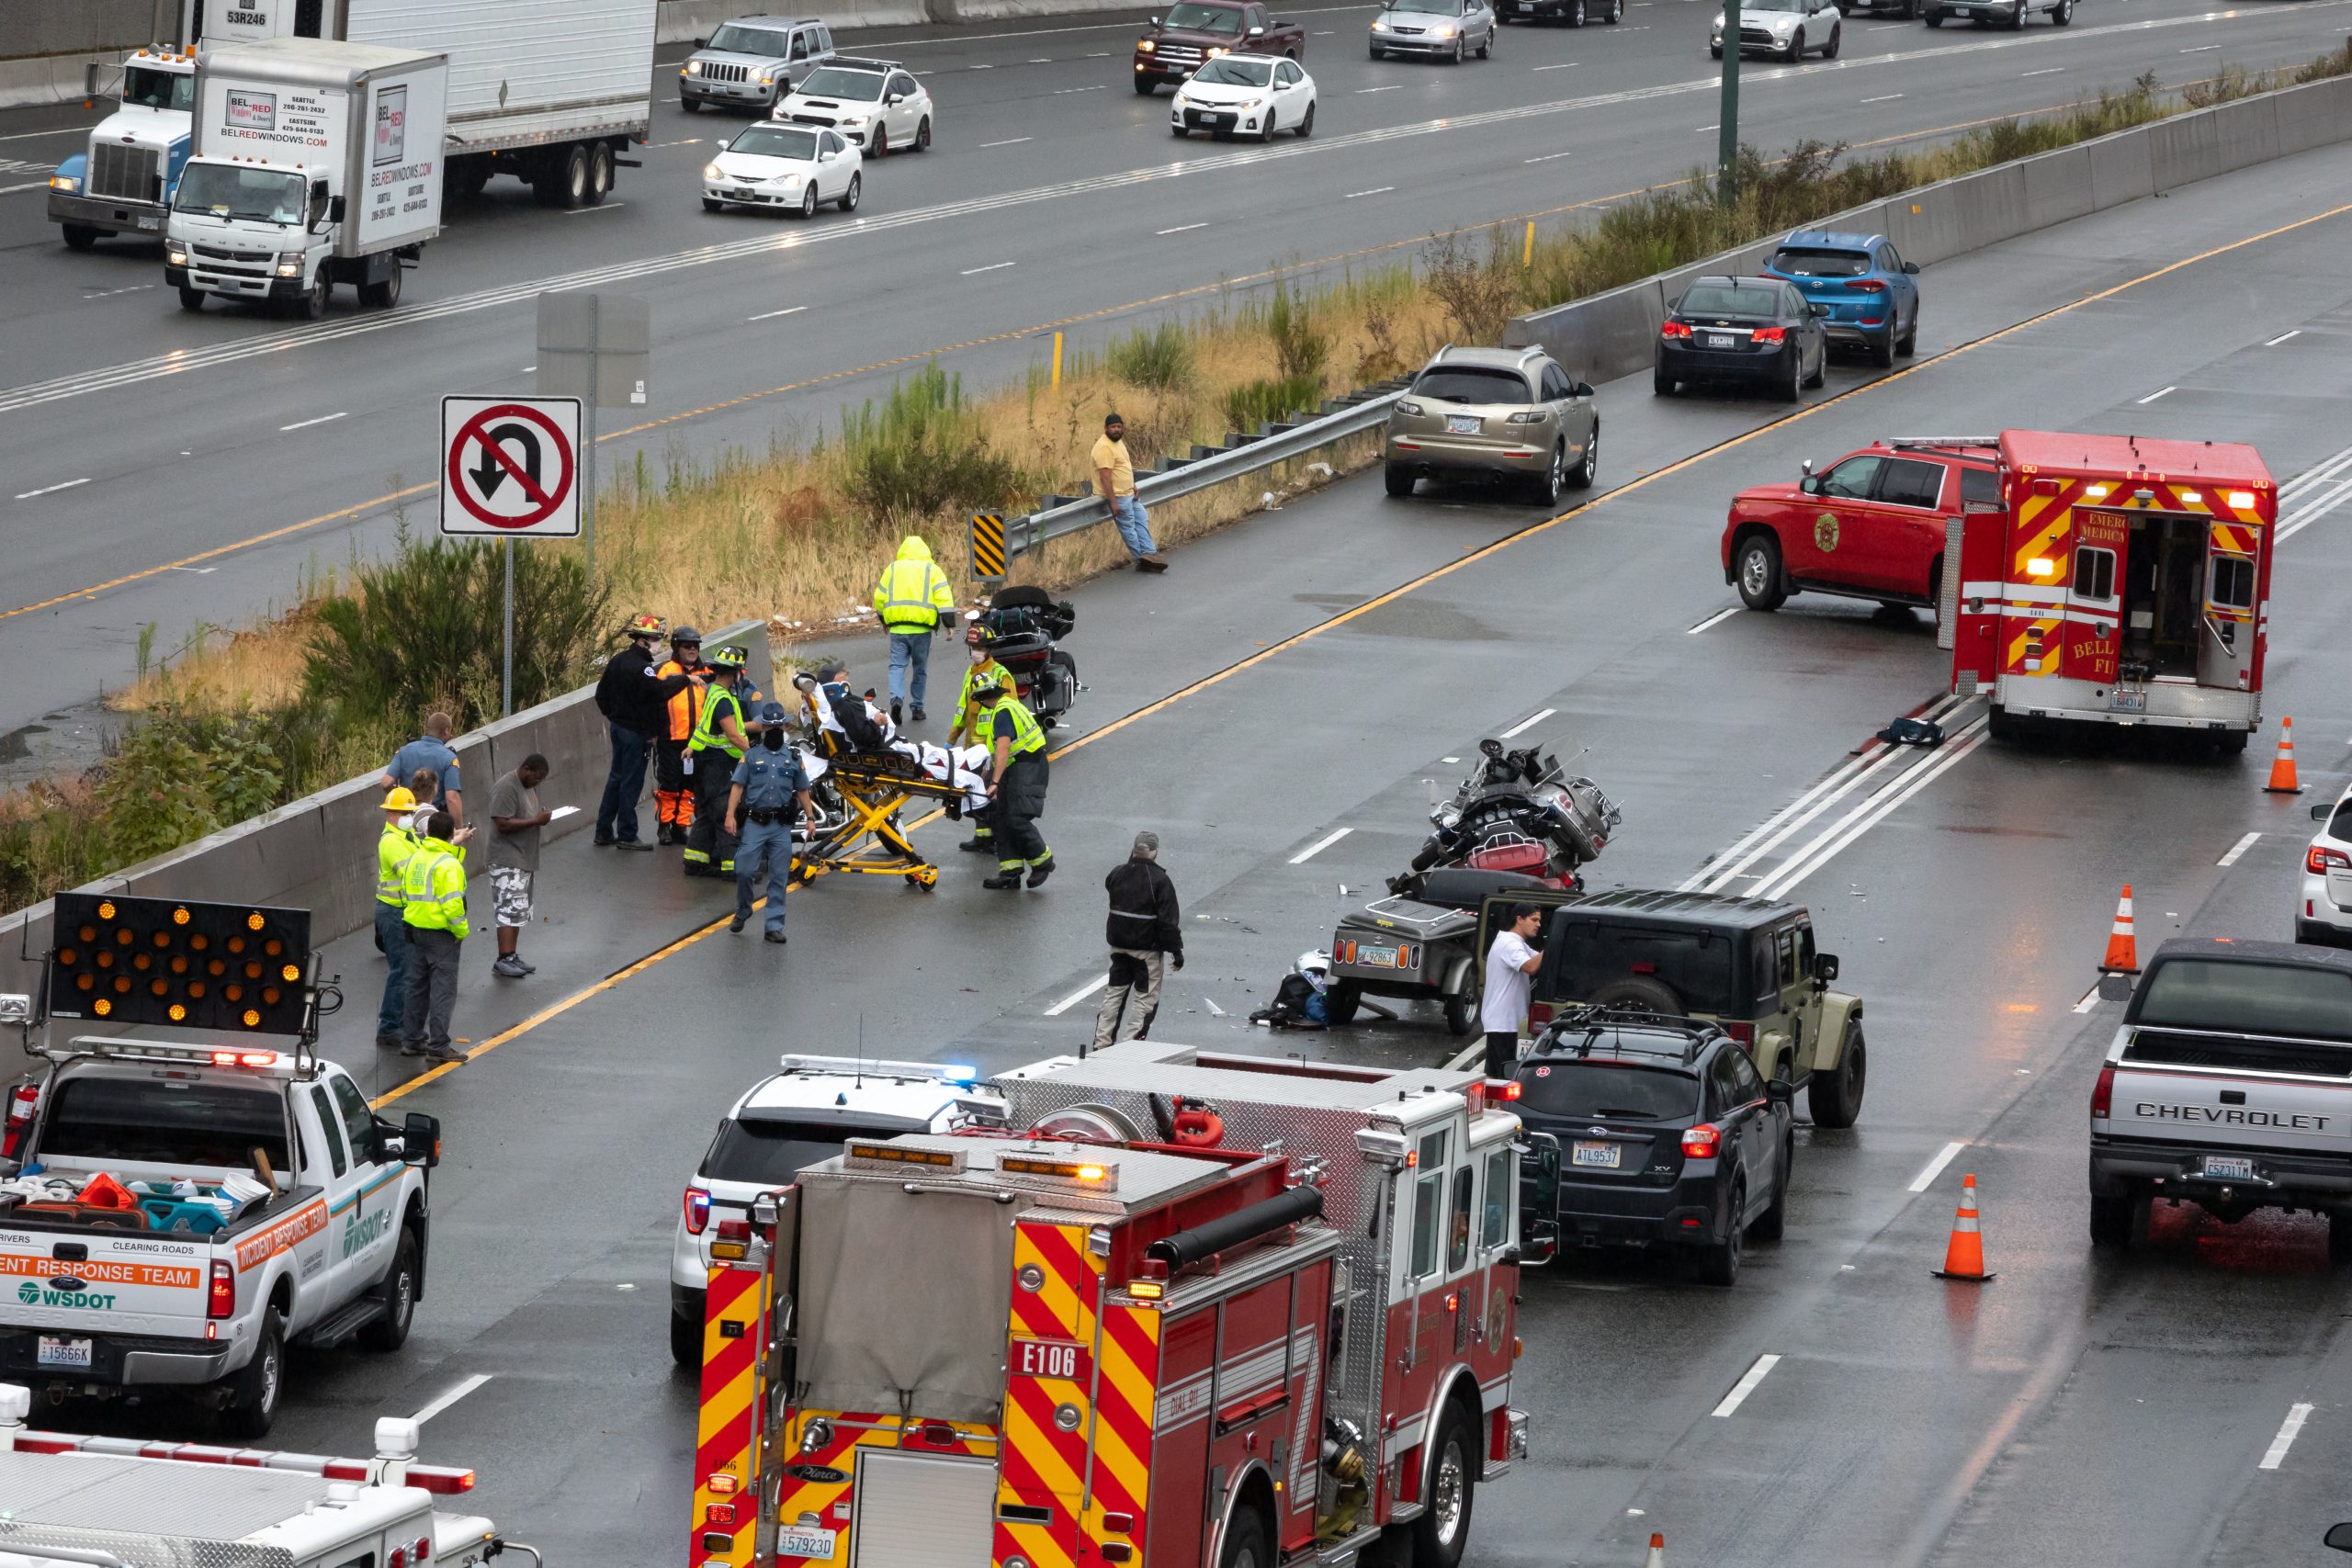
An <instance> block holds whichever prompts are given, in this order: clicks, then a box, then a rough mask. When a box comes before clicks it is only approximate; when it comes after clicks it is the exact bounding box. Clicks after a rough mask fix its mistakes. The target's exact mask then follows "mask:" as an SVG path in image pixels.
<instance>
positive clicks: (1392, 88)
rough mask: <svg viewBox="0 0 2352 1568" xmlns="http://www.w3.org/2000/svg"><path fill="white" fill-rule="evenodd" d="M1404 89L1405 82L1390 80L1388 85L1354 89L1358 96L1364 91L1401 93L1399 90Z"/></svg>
mask: <svg viewBox="0 0 2352 1568" xmlns="http://www.w3.org/2000/svg"><path fill="white" fill-rule="evenodd" d="M1404 90H1405V84H1404V83H1402V82H1391V83H1389V84H1388V85H1386V86H1385V87H1358V88H1357V89H1356V93H1357V95H1358V96H1362V95H1363V94H1365V93H1401V92H1403V91H1404Z"/></svg>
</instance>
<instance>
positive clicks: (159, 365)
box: [0, 0, 2352, 413]
mask: <svg viewBox="0 0 2352 1568" xmlns="http://www.w3.org/2000/svg"><path fill="white" fill-rule="evenodd" d="M2346 7H2352V0H2303V5H2302V7H2301V14H2304V15H2308V14H2309V13H2310V12H2311V11H2312V10H2341V9H2344V8H2346ZM1354 8H1360V7H1354ZM2258 15H2262V13H2257V12H2254V11H2251V10H2237V11H2209V12H2200V13H2197V14H2194V15H2187V16H2177V17H2151V18H2150V19H2148V20H2146V21H2142V22H2117V23H2112V24H2109V25H2107V26H2104V27H2096V28H2086V27H2084V26H2082V25H2081V24H2079V23H2077V24H2076V25H2075V26H2074V27H2072V28H2065V29H2064V31H2063V34H2062V33H2061V32H2060V31H2059V30H2058V29H2052V30H2051V31H2048V32H2045V31H2042V30H2041V29H2040V28H2035V29H2033V30H2031V31H2029V32H2027V33H2024V34H2020V35H2016V36H2006V35H2005V36H2003V37H1999V38H1986V39H1969V40H1967V43H1966V47H1967V48H1969V49H1970V50H1972V51H1978V52H1982V51H1985V50H1999V49H2014V48H2031V49H2051V48H2058V47H2062V46H2064V47H2071V46H2072V45H2074V44H2076V43H2080V42H2081V41H2082V40H2084V39H2096V38H2104V37H2106V36H2108V35H2109V34H2112V33H2125V32H2146V31H2149V30H2152V29H2155V28H2175V27H2188V26H2194V25H2198V24H2203V23H2211V22H2215V21H2229V20H2233V19H2243V18H2245V17H2254V16H2258ZM892 47H894V48H900V47H905V46H904V45H893V46H892ZM1950 51H1951V45H1944V46H1940V47H1938V48H1931V49H1920V50H1897V51H1893V52H1890V53H1887V54H1878V55H1871V56H1868V57H1862V56H1852V57H1847V58H1841V59H1838V60H1833V61H1814V62H1807V63H1806V64H1805V65H1804V67H1803V69H1802V72H1800V71H1799V70H1798V69H1797V68H1794V67H1787V68H1779V69H1759V70H1758V71H1755V72H1753V73H1747V80H1749V81H1751V82H1757V81H1778V80H1781V79H1782V78H1783V77H1784V76H1786V77H1790V78H1793V77H1795V76H1797V75H1799V74H1802V75H1803V76H1804V78H1806V79H1808V80H1810V79H1812V78H1815V77H1817V76H1819V75H1821V74H1822V73H1824V72H1825V71H1833V72H1834V71H1847V70H1860V69H1865V68H1868V67H1872V66H1878V65H1883V64H1889V63H1898V64H1899V63H1905V62H1913V61H1917V60H1926V59H1936V58H1940V57H1941V56H1942V55H1944V54H1946V53H1948V52H1950ZM1400 85H1401V84H1400ZM1722 85H1723V82H1722V77H1721V76H1720V75H1719V74H1710V75H1706V76H1702V77H1695V78H1691V79H1687V80H1684V81H1680V82H1667V83H1661V84H1658V85H1655V86H1649V87H1630V88H1625V89H1623V90H1621V91H1618V92H1612V93H1596V94H1592V95H1590V96H1585V97H1576V98H1561V99H1557V100H1555V101H1553V102H1549V103H1538V104H1523V105H1519V106H1516V107H1510V108H1498V109H1482V110H1479V111H1477V112H1476V113H1470V114H1459V115H1449V116H1445V117H1443V118H1435V119H1425V120H1412V121H1408V122H1407V123H1405V124H1402V125H1392V126H1383V127H1379V128H1376V129H1374V130H1360V131H1351V132H1348V133H1347V134H1345V135H1340V136H1317V137H1316V138H1314V139H1313V140H1311V141H1295V140H1294V141H1286V142H1284V143H1282V144H1280V145H1276V146H1272V147H1265V146H1261V147H1252V148H1249V149H1246V150H1241V149H1237V150H1236V151H1234V152H1226V153H1218V154H1213V155H1209V156H1204V157H1200V158H1192V159H1182V160H1170V161H1168V162H1164V163H1161V164H1154V165H1151V166H1149V167H1146V168H1139V169H1127V170H1122V171H1119V172H1116V173H1113V174H1107V175H1090V176H1088V177H1086V178H1083V179H1077V180H1069V181H1065V182H1063V183H1061V184H1058V185H1051V186H1031V187H1028V188H1024V189H1021V190H1012V191H1001V192H993V193H990V194H989V195H986V196H978V197H965V198H962V199H959V200H956V201H949V202H942V203H940V204H938V205H937V206H933V207H920V208H910V209H908V210H906V211H904V212H894V213H888V214H886V215H883V216H880V217H876V218H873V219H867V218H865V217H863V216H861V217H860V218H859V220H857V221H856V222H855V223H854V224H835V225H831V226H830V227H826V228H822V229H820V230H819V231H816V232H813V233H812V232H808V231H802V230H801V229H800V228H799V226H797V225H795V226H794V228H793V230H792V231H787V232H785V233H781V234H769V233H762V234H758V235H754V236H751V237H747V238H744V239H740V240H730V241H724V242H721V243H715V244H705V245H697V246H695V247H694V248H692V249H690V250H683V251H673V252H668V253H665V254H660V255H653V256H643V257H639V258H638V259H636V260H634V261H626V262H615V263H612V264H609V265H603V266H595V267H585V268H582V269H581V270H579V271H576V272H570V273H561V274H557V275H553V276H545V277H533V278H526V279H520V280H517V281H515V282H513V283H506V284H501V285H498V286H496V287H494V288H485V289H481V290H478V291H476V292H474V293H471V294H461V295H455V296H452V297H450V298H448V299H436V300H434V301H432V302H431V303H429V304H419V305H415V306H410V305H402V306H401V309H399V310H393V311H390V312H369V313H368V314H367V315H365V316H355V317H352V318H350V319H348V320H344V321H334V320H330V321H318V322H312V323H310V324H308V325H305V326H300V327H288V328H285V329H282V330H280V331H277V332H269V333H257V334H255V335H254V336H252V337H249V338H240V339H232V340H228V341H225V342H223V343H220V344H216V345H214V346H213V347H210V348H205V349H199V350H196V351H194V352H185V351H183V352H179V353H171V354H159V355H150V356H148V357H147V358H145V359H140V360H132V361H129V362H127V363H123V364H119V365H112V366H101V367H96V368H93V369H87V370H81V371H76V372H74V374H72V375H70V376H61V377H55V378H51V379H49V380H45V381H35V382H28V383H25V384H23V385H19V386H16V387H11V388H7V389H5V390H0V413H9V412H15V411H16V410H17V409H23V408H30V407H33V406H35V405H36V404H40V403H48V402H54V401H57V400H60V399H63V398H74V397H83V396H86V395H87V394H89V393H92V392H101V391H107V390H110V389H114V388H117V387H121V386H127V385H130V384H131V383H133V382H139V381H148V380H153V379H156V378H160V377H164V376H171V375H178V374H182V373H185V372H187V371H190V370H198V369H211V368H215V367H219V366H222V365H229V364H234V363H237V362H240V361H243V360H246V359H251V358H254V357H257V356H259V355H266V354H277V353H282V352H284V351H285V350H288V349H290V348H302V347H308V346H311V344H321V343H332V342H337V341H340V340H341V339H344V338H347V337H352V336H356V335H357V334H359V333H375V332H385V331H390V330H392V329H396V328H406V327H411V326H413V325H415V324H417V323H419V322H423V321H440V320H444V319H446V318H447V317H450V316H458V315H466V314H469V313H470V312H473V311H476V310H491V309H494V308H497V307H500V306H508V305H524V304H530V303H532V302H533V301H536V300H537V298H538V297H539V295H541V294H542V293H546V292H548V291H550V290H562V289H572V288H605V287H610V286H613V285H616V284H620V283H625V282H633V281H636V280H638V279H640V278H646V277H652V276H659V275H661V274H662V273H668V272H676V271H679V270H682V269H684V268H690V267H697V266H707V265H712V264H714V263H718V262H731V261H744V260H753V259H760V258H766V257H771V256H774V255H775V254H777V253H779V252H784V251H791V250H797V249H799V248H801V247H803V246H807V245H813V244H825V243H831V242H832V241H834V240H839V239H843V238H846V237H850V236H865V235H871V234H877V233H881V232H884V231H888V230H895V229H901V228H907V227H910V226H913V225H917V224H923V223H934V222H938V221H941V220H954V219H961V218H967V217H970V216H973V215H974V214H976V213H980V212H989V211H994V210H996V209H1002V208H1006V207H1017V206H1028V205H1034V204H1036V203H1040V202H1047V201H1059V200H1064V199H1067V198H1069V197H1084V196H1090V195H1094V194H1098V193H1100V192H1103V191H1110V190H1119V189H1124V188H1125V187H1128V186H1141V185H1148V184H1152V183H1155V182H1158V181H1160V180H1170V179H1181V178H1188V177H1194V176H1197V175H1203V174H1206V173H1209V172H1211V171H1214V170H1222V169H1227V168H1245V167H1250V166H1253V165H1255V164H1263V163H1267V162H1271V161H1273V160H1277V159H1285V158H1300V157H1317V156H1321V155H1323V154H1326V153H1330V152H1340V151H1345V150H1348V149H1351V148H1360V147H1368V146H1374V145H1376V144H1379V143H1382V142H1388V141H1402V140H1408V139H1412V138H1416V137H1422V136H1435V135H1440V134H1447V133H1453V132H1460V131H1473V132H1475V131H1478V130H1485V129H1487V128H1489V127H1493V126H1499V125H1508V124H1514V123H1517V122H1519V121H1522V120H1530V119H1536V118H1544V117H1547V116H1552V115H1559V114H1573V113H1578V112H1582V111H1584V110H1588V109H1596V108H1609V107H1617V106H1620V105H1623V104H1629V103H1642V102H1646V101H1649V100H1651V99H1656V98H1673V97H1686V96H1694V95H1697V94H1701V93H1714V92H1718V91H1720V90H1721V88H1722ZM1708 129H1713V128H1712V127H1710V128H1708ZM1016 140H1019V139H1016ZM1481 145H1483V143H1481Z"/></svg>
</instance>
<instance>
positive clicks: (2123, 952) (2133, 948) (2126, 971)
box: [2099, 882, 2140, 975]
mask: <svg viewBox="0 0 2352 1568" xmlns="http://www.w3.org/2000/svg"><path fill="white" fill-rule="evenodd" d="M2099 967H2100V968H2101V969H2103V970H2105V971H2107V973H2109V974H2110V975H2137V974H2138V973H2139V972H2140V944H2139V943H2138V942H2136V941H2134V940H2133V939H2132V936H2131V884H2130V883H2128V882H2127V883H2125V884H2124V885H2123V897H2120V898H2118V899H2117V900H2116V901H2115V924H2113V925H2112V926H2109V928H2108V931H2107V957H2106V958H2104V959H2103V960H2101V961H2100V963H2099Z"/></svg>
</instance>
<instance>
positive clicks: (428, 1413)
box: [409, 1372, 490, 1425]
mask: <svg viewBox="0 0 2352 1568" xmlns="http://www.w3.org/2000/svg"><path fill="white" fill-rule="evenodd" d="M489 1381H490V1374H489V1373H488V1372H476V1373H475V1374H474V1375H473V1376H471V1377H469V1378H468V1379H467V1380H466V1381H465V1382H461V1383H459V1384H458V1386H457V1387H455V1388H453V1389H451V1390H450V1391H449V1392H448V1393H445V1394H443V1395H442V1396H441V1397H440V1398H438V1399H436V1400H435V1401H434V1402H433V1403H432V1404H428V1405H426V1406H425V1407H424V1409H422V1410H420V1411H418V1412H417V1413H416V1414H415V1415H413V1416H410V1417H409V1419H410V1420H412V1421H414V1422H416V1423H418V1424H419V1425H423V1424H424V1422H427V1421H430V1420H432V1419H433V1418H434V1417H435V1416H438V1415H440V1414H441V1412H443V1411H444V1410H447V1409H448V1408H449V1406H451V1405H452V1404H457V1403H458V1401H459V1400H461V1399H463V1398H465V1397H466V1395H468V1394H469V1393H473V1391H474V1390H476V1389H478V1388H480V1387H481V1385H482V1384H484V1383H486V1382H489Z"/></svg>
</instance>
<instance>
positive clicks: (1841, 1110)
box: [1804, 1023, 1870, 1127]
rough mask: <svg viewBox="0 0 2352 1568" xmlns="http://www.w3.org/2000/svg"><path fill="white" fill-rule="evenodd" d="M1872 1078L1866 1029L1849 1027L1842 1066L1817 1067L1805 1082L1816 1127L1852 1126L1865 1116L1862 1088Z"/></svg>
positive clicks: (1805, 1090)
mask: <svg viewBox="0 0 2352 1568" xmlns="http://www.w3.org/2000/svg"><path fill="white" fill-rule="evenodd" d="M1869 1076H1870V1056H1869V1054H1868V1052H1867V1050H1866V1049H1865V1048H1864V1046H1863V1044H1862V1026H1861V1025H1860V1024H1859V1023H1849V1024H1848V1025H1847V1026H1846V1044H1845V1048H1844V1049H1843V1050H1841V1051H1839V1052H1838V1065H1837V1066H1834V1067H1831V1068H1828V1069H1827V1070H1826V1071H1825V1070H1824V1069H1822V1068H1819V1067H1815V1069H1814V1070H1813V1076H1812V1077H1809V1078H1807V1079H1805V1084H1804V1092H1805V1101H1806V1104H1807V1105H1808V1106H1809V1107H1810V1109H1811V1110H1812V1111H1813V1124H1814V1125H1815V1126H1816V1127H1850V1126H1852V1125H1853V1124H1854V1122H1856V1121H1857V1120H1858V1119H1859V1118H1860V1116H1861V1114H1862V1089H1863V1087H1864V1083H1865V1080H1866V1079H1867V1078H1868V1077H1869Z"/></svg>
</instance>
